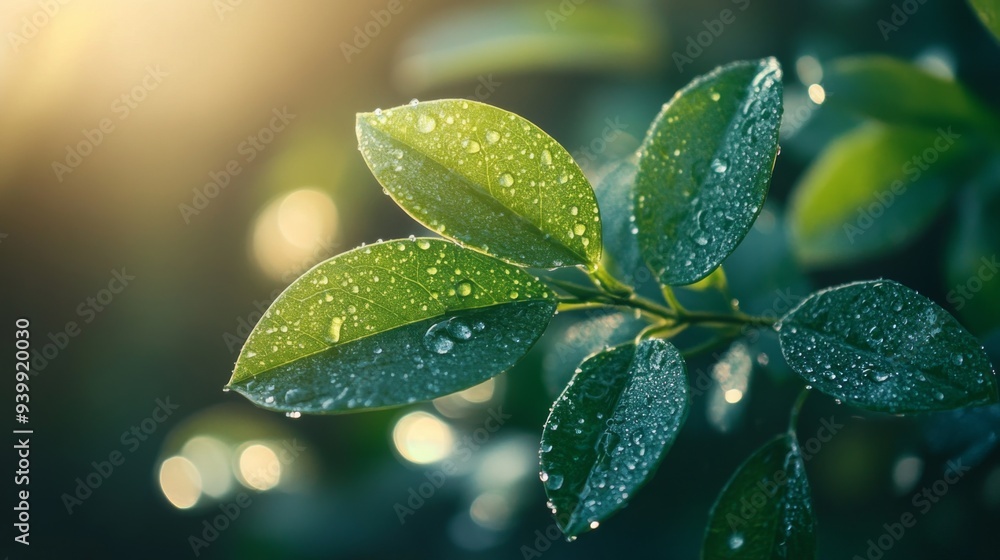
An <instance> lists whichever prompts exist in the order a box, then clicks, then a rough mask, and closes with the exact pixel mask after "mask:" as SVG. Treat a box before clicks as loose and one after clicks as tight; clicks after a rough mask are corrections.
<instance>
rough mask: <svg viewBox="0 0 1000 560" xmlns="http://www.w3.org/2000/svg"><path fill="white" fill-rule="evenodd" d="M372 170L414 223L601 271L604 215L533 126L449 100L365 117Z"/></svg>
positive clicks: (530, 262) (361, 135)
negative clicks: (587, 265)
mask: <svg viewBox="0 0 1000 560" xmlns="http://www.w3.org/2000/svg"><path fill="white" fill-rule="evenodd" d="M357 134H358V146H359V148H360V150H361V153H362V155H364V158H365V161H366V162H367V163H368V167H370V168H371V170H372V173H374V175H375V177H376V178H377V179H378V180H379V182H380V183H382V186H384V187H385V188H386V190H387V191H388V193H389V194H390V195H391V196H392V197H393V200H395V201H396V203H397V204H399V205H400V206H401V207H403V209H404V210H406V212H407V213H408V214H410V215H411V216H413V218H414V219H416V220H417V221H419V222H420V223H422V224H424V225H426V226H427V227H429V228H431V229H433V230H435V231H437V232H438V233H440V234H441V235H444V236H445V237H448V238H450V239H454V240H456V241H459V242H461V243H465V244H468V245H469V246H471V247H473V248H475V249H478V250H480V251H483V252H485V253H488V254H491V255H494V256H496V257H498V258H501V259H503V260H506V261H508V262H511V263H514V264H519V265H526V266H534V267H541V268H553V267H558V266H572V265H578V264H597V263H598V262H599V261H600V259H601V218H600V214H599V211H598V209H597V200H596V198H595V197H594V191H593V189H592V188H591V186H590V183H589V182H588V181H587V179H586V178H585V177H584V176H583V172H582V171H581V170H580V167H579V166H578V165H577V164H576V162H574V161H573V158H572V157H570V155H569V153H568V152H567V151H566V150H565V149H564V148H563V147H562V146H560V145H559V143H558V142H556V141H555V140H553V139H552V138H551V137H550V136H549V135H548V134H545V132H543V131H542V130H541V129H540V128H538V127H537V126H535V125H533V124H531V123H530V122H528V121H527V120H525V119H523V118H521V117H519V116H517V115H515V114H514V113H510V112H507V111H504V110H502V109H498V108H496V107H492V106H490V105H486V104H483V103H476V102H474V101H465V100H461V99H444V100H440V101H429V102H426V103H417V104H410V105H406V106H403V107H396V108H394V109H388V110H385V111H376V112H374V113H360V114H358V117H357Z"/></svg>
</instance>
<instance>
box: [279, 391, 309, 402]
mask: <svg viewBox="0 0 1000 560" xmlns="http://www.w3.org/2000/svg"><path fill="white" fill-rule="evenodd" d="M311 396H312V395H311V394H310V393H309V391H307V390H305V389H289V390H288V391H287V392H286V393H285V403H286V404H296V403H300V402H302V401H305V400H308V399H309V397H311Z"/></svg>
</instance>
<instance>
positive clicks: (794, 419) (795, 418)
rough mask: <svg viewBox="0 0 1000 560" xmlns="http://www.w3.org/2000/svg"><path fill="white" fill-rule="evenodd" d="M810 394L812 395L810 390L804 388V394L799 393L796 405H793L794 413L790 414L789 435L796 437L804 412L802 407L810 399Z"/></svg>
mask: <svg viewBox="0 0 1000 560" xmlns="http://www.w3.org/2000/svg"><path fill="white" fill-rule="evenodd" d="M809 393H811V391H810V390H809V389H805V388H803V389H802V392H801V393H799V396H798V398H796V399H795V404H793V405H792V411H791V412H790V413H789V414H788V433H789V434H790V435H791V436H792V437H796V435H795V429H796V428H797V427H798V424H799V413H800V412H802V405H804V404H805V403H806V399H808V398H809Z"/></svg>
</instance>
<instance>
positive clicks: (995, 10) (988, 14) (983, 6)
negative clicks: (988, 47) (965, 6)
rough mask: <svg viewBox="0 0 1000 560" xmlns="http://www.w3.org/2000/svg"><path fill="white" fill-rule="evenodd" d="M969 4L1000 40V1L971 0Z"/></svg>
mask: <svg viewBox="0 0 1000 560" xmlns="http://www.w3.org/2000/svg"><path fill="white" fill-rule="evenodd" d="M969 4H970V5H971V6H972V9H973V10H974V11H975V12H976V15H977V16H979V19H980V21H982V22H983V25H985V26H986V28H987V29H989V30H990V32H991V33H993V37H994V38H996V39H997V40H1000V1H998V0H969Z"/></svg>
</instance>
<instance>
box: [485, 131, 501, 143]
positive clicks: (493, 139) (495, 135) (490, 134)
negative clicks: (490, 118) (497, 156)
mask: <svg viewBox="0 0 1000 560" xmlns="http://www.w3.org/2000/svg"><path fill="white" fill-rule="evenodd" d="M498 140H500V133H499V132H497V131H495V130H487V131H486V141H487V142H489V143H490V144H496V143H497V141H498Z"/></svg>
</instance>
